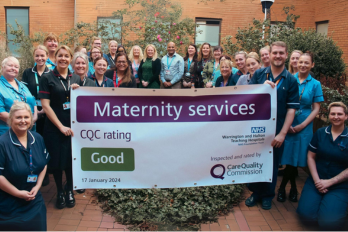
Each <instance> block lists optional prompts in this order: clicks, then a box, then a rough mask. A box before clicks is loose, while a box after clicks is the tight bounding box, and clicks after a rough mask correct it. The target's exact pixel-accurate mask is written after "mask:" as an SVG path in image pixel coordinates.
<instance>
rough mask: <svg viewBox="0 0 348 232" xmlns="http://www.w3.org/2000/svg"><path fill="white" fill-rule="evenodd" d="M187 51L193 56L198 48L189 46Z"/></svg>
mask: <svg viewBox="0 0 348 232" xmlns="http://www.w3.org/2000/svg"><path fill="white" fill-rule="evenodd" d="M187 53H188V54H189V55H191V56H193V55H194V54H195V53H196V48H195V47H194V46H189V47H188V48H187Z"/></svg>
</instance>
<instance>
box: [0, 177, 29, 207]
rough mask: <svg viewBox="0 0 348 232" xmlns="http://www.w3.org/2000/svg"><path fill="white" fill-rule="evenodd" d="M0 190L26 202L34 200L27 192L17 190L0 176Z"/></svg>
mask: <svg viewBox="0 0 348 232" xmlns="http://www.w3.org/2000/svg"><path fill="white" fill-rule="evenodd" d="M0 189H1V190H2V191H4V192H7V193H8V194H10V195H12V196H14V197H17V198H21V199H24V200H26V201H31V200H34V199H35V196H34V197H33V196H32V195H31V194H30V193H29V192H28V191H25V190H21V191H20V190H18V189H17V188H16V187H15V186H13V185H12V184H11V183H10V182H9V181H8V180H7V179H6V177H4V176H3V175H0Z"/></svg>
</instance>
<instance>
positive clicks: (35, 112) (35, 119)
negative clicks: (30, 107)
mask: <svg viewBox="0 0 348 232" xmlns="http://www.w3.org/2000/svg"><path fill="white" fill-rule="evenodd" d="M37 114H38V111H37V106H34V115H33V121H34V123H35V122H36V121H37Z"/></svg>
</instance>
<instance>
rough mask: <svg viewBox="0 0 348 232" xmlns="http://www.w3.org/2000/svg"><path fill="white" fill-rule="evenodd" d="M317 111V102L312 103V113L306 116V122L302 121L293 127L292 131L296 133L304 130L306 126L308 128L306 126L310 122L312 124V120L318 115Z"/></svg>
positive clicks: (318, 104) (318, 107) (318, 105)
mask: <svg viewBox="0 0 348 232" xmlns="http://www.w3.org/2000/svg"><path fill="white" fill-rule="evenodd" d="M319 109H320V103H318V102H314V103H313V104H312V112H311V113H310V115H308V117H307V118H306V120H304V121H303V122H302V123H301V124H299V125H297V126H295V127H294V130H295V132H296V133H298V132H300V131H301V130H303V128H305V127H306V126H308V124H310V123H311V122H313V120H314V118H315V117H316V116H317V115H318V113H319Z"/></svg>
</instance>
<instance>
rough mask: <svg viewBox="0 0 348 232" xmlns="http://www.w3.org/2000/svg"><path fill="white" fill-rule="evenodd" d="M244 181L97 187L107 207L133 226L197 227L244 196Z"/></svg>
mask: <svg viewBox="0 0 348 232" xmlns="http://www.w3.org/2000/svg"><path fill="white" fill-rule="evenodd" d="M242 191H243V185H220V186H208V187H194V188H170V189H124V190H122V189H120V190H111V189H107V190H97V194H98V197H99V200H100V201H101V202H102V203H103V206H104V209H105V210H106V211H108V212H109V213H111V214H112V215H113V216H115V218H116V221H118V222H121V223H122V224H129V225H133V227H131V229H133V230H198V229H199V227H200V223H202V222H206V221H215V220H216V218H217V216H218V215H219V214H223V213H227V212H228V210H229V209H231V207H232V205H233V204H234V203H236V202H238V200H239V199H240V197H241V194H242Z"/></svg>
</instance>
